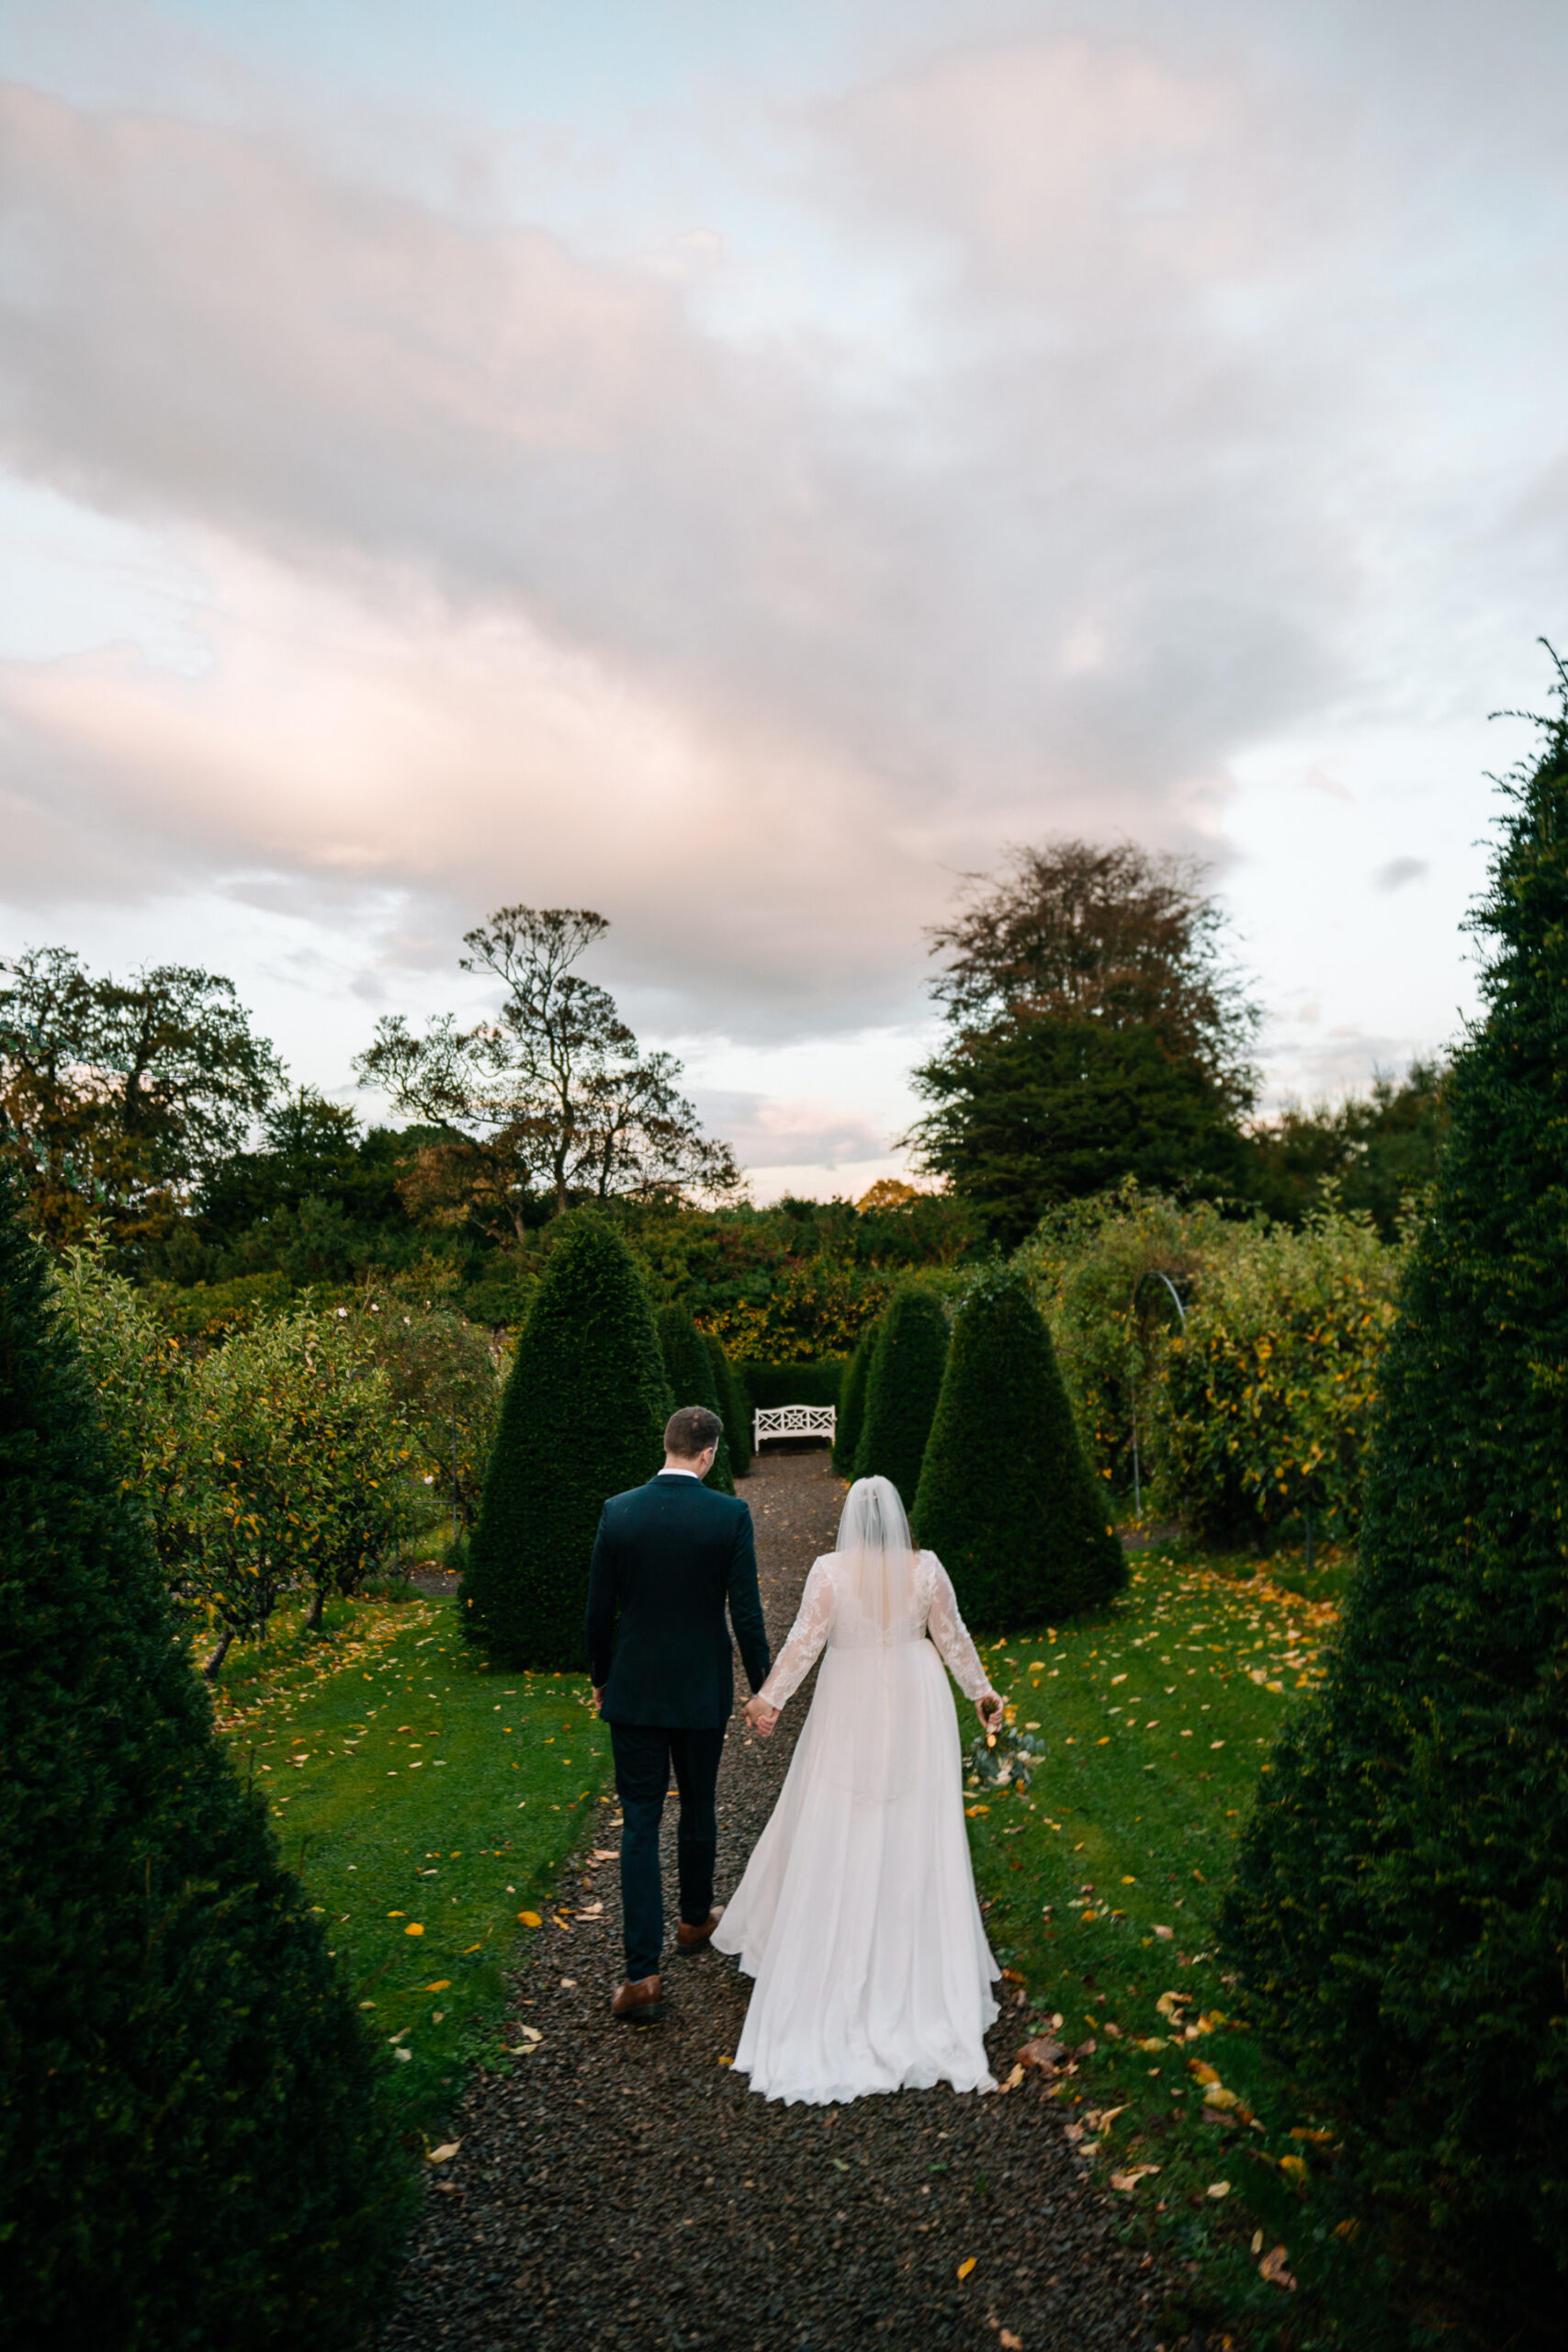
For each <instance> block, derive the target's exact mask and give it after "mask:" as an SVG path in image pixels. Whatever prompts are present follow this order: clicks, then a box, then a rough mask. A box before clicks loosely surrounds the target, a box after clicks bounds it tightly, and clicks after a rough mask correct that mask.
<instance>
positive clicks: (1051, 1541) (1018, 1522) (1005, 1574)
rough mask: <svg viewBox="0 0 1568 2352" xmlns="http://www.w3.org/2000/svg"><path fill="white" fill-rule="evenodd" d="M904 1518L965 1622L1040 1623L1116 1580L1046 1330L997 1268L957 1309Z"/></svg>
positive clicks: (1091, 1599) (980, 1625) (1119, 1576)
mask: <svg viewBox="0 0 1568 2352" xmlns="http://www.w3.org/2000/svg"><path fill="white" fill-rule="evenodd" d="M913 1518H914V1524H915V1532H916V1534H917V1536H918V1538H919V1542H920V1543H921V1544H923V1545H925V1546H926V1547H927V1548H928V1549H929V1550H931V1551H933V1552H936V1553H937V1554H938V1555H940V1556H941V1559H942V1564H943V1566H945V1567H946V1569H947V1572H948V1574H949V1575H950V1576H951V1577H952V1578H953V1587H954V1589H955V1591H956V1592H957V1595H958V1601H959V1606H960V1608H961V1609H962V1610H963V1612H964V1618H965V1620H966V1622H967V1623H968V1624H969V1626H970V1627H971V1629H972V1630H974V1631H976V1632H985V1633H1014V1632H1019V1631H1021V1630H1023V1629H1025V1628H1028V1627H1032V1626H1039V1625H1043V1624H1044V1623H1046V1622H1047V1621H1048V1620H1049V1619H1052V1618H1055V1617H1065V1616H1067V1615H1070V1614H1071V1613H1072V1611H1075V1610H1079V1609H1089V1608H1092V1607H1093V1606H1095V1605H1096V1604H1097V1603H1099V1602H1100V1601H1103V1600H1109V1599H1110V1597H1111V1594H1113V1593H1115V1592H1119V1591H1120V1590H1121V1589H1122V1586H1123V1585H1124V1584H1125V1583H1126V1580H1127V1569H1126V1564H1125V1562H1124V1561H1123V1559H1122V1547H1121V1545H1120V1544H1119V1543H1118V1542H1117V1540H1116V1537H1115V1535H1114V1533H1113V1532H1112V1531H1111V1528H1110V1526H1109V1525H1108V1524H1107V1521H1106V1513H1105V1502H1104V1497H1103V1495H1102V1493H1101V1491H1100V1485H1099V1482H1098V1481H1097V1480H1096V1478H1095V1476H1094V1474H1093V1472H1092V1471H1091V1470H1090V1468H1089V1463H1088V1461H1087V1459H1086V1458H1085V1454H1084V1450H1083V1445H1082V1443H1081V1442H1080V1440H1079V1437H1078V1432H1077V1424H1076V1423H1075V1421H1074V1419H1073V1411H1072V1407H1071V1405H1070V1404H1069V1403H1068V1401H1067V1392H1066V1388H1065V1387H1064V1385H1063V1384H1062V1375H1061V1374H1060V1372H1059V1371H1058V1370H1057V1366H1056V1357H1055V1350H1054V1348H1053V1347H1052V1345H1051V1335H1050V1332H1049V1331H1048V1330H1047V1329H1046V1327H1045V1323H1044V1320H1043V1317H1042V1316H1041V1314H1040V1310H1039V1308H1038V1307H1037V1306H1035V1304H1034V1301H1033V1298H1032V1295H1031V1294H1030V1290H1029V1286H1028V1283H1026V1282H1025V1281H1024V1280H1023V1279H1021V1277H1020V1276H1018V1275H1016V1274H1013V1273H1011V1272H1009V1271H1008V1270H1007V1269H1005V1268H1003V1267H999V1266H998V1267H997V1268H995V1269H993V1270H989V1271H987V1272H986V1273H984V1274H982V1275H981V1276H980V1277H979V1278H978V1280H977V1281H976V1283H975V1284H974V1287H973V1288H972V1289H971V1291H970V1292H969V1295H968V1296H967V1297H966V1298H965V1300H964V1304H963V1306H961V1307H960V1308H959V1311H958V1317H957V1320H956V1322H955V1323H954V1325H953V1339H952V1344H951V1346H950V1348H949V1351H948V1358H947V1370H946V1372H945V1374H943V1377H942V1394H941V1396H940V1397H939V1398H938V1400H937V1408H936V1413H935V1417H934V1419H932V1422H931V1435H930V1437H929V1438H928V1440H927V1442H926V1452H925V1462H924V1465H923V1467H922V1469H921V1472H920V1482H919V1488H918V1490H917V1492H916V1496H915V1508H914V1513H913Z"/></svg>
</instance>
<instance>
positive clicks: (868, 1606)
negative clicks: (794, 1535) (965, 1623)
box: [832, 1478, 924, 1803]
mask: <svg viewBox="0 0 1568 2352" xmlns="http://www.w3.org/2000/svg"><path fill="white" fill-rule="evenodd" d="M833 1548H834V1563H833V1566H834V1576H833V1585H834V1610H833V1634H832V1639H833V1645H834V1647H835V1649H836V1650H839V1651H840V1652H844V1651H849V1652H854V1653H858V1655H857V1657H856V1658H855V1662H854V1665H853V1667H852V1669H851V1670H852V1673H853V1675H854V1679H855V1689H856V1700H855V1703H854V1712H853V1718H852V1723H853V1728H852V1732H851V1734H850V1737H849V1742H848V1749H847V1752H845V1753H844V1754H842V1755H841V1756H840V1758H838V1759H837V1760H838V1761H839V1762H840V1763H841V1765H842V1766H843V1768H844V1770H845V1774H846V1777H847V1780H848V1783H849V1786H850V1788H851V1789H852V1792H853V1793H854V1794H855V1795H856V1796H857V1797H863V1798H869V1799H871V1800H872V1801H873V1802H874V1803H886V1800H887V1799H888V1798H889V1797H892V1796H894V1795H895V1794H896V1793H897V1791H896V1789H895V1787H894V1785H893V1770H894V1758H896V1756H897V1708H898V1704H899V1695H898V1694H899V1692H900V1691H901V1690H902V1689H903V1687H904V1685H903V1679H902V1673H901V1668H902V1667H903V1666H904V1665H905V1664H907V1663H908V1644H910V1643H912V1642H914V1641H918V1640H919V1636H920V1634H921V1633H922V1632H923V1631H924V1623H923V1614H924V1612H923V1611H922V1610H921V1608H920V1605H919V1553H918V1552H917V1551H916V1550H915V1547H914V1544H913V1541H912V1539H911V1537H910V1534H909V1522H908V1519H907V1518H906V1517H905V1514H904V1506H903V1504H902V1502H901V1501H900V1500H899V1498H898V1489H897V1487H895V1486H894V1484H893V1482H892V1480H891V1479H888V1478H857V1479H856V1481H855V1483H854V1485H853V1486H852V1487H851V1488H850V1491H849V1496H848V1498H847V1499H846V1501H845V1504H844V1509H843V1515H842V1517H841V1518H840V1521H839V1535H838V1541H837V1543H836V1544H835V1545H834V1547H833ZM901 1651H902V1652H903V1653H904V1657H903V1658H902V1659H901V1658H900V1657H899V1653H900V1652H901ZM848 1663H849V1662H848V1660H847V1659H846V1661H845V1665H846V1667H847V1666H848Z"/></svg>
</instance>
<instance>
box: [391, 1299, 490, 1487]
mask: <svg viewBox="0 0 1568 2352" xmlns="http://www.w3.org/2000/svg"><path fill="white" fill-rule="evenodd" d="M357 1328H358V1331H359V1334H360V1336H361V1338H362V1339H363V1340H365V1342H366V1344H367V1348H368V1349H369V1351H370V1353H371V1354H372V1356H373V1357H374V1358H375V1361H376V1362H377V1363H378V1364H379V1365H380V1367H381V1369H382V1371H383V1372H384V1373H385V1374H386V1375H387V1386H388V1394H389V1397H390V1400H391V1404H392V1408H393V1409H394V1411H395V1412H396V1414H397V1416H398V1419H400V1422H401V1424H402V1427H403V1429H404V1430H406V1432H407V1436H408V1442H409V1445H410V1448H411V1453H412V1461H413V1463H414V1464H415V1465H416V1468H417V1471H418V1474H419V1476H421V1477H422V1478H423V1480H424V1481H425V1482H426V1483H427V1484H428V1485H429V1486H430V1487H432V1488H433V1490H434V1493H435V1494H436V1495H437V1496H439V1497H440V1498H442V1500H444V1501H445V1502H446V1504H447V1505H448V1506H449V1507H450V1508H452V1509H453V1510H455V1512H456V1515H457V1523H458V1526H459V1529H461V1528H464V1527H471V1526H472V1525H473V1521H474V1512H475V1510H476V1509H477V1507H478V1504H479V1493H480V1489H481V1487H483V1484H484V1474H485V1470H486V1467H487V1465H488V1464H489V1462H490V1454H491V1446H492V1445H493V1444H494V1442H495V1429H496V1422H497V1420H498V1419H500V1415H501V1380H500V1376H499V1374H498V1372H497V1367H496V1363H495V1358H494V1356H493V1355H492V1353H491V1345H490V1340H489V1338H488V1337H487V1335H486V1334H485V1332H483V1331H482V1330H480V1329H478V1328H477V1327H476V1325H474V1324H472V1323H470V1322H468V1321H467V1320H466V1319H465V1318H464V1317H462V1316H461V1315H457V1314H455V1313H454V1312H453V1310H452V1309H451V1308H450V1307H443V1306H434V1307H426V1308H423V1309H422V1308H420V1307H419V1306H415V1305H413V1304H412V1303H410V1304H407V1305H405V1304H404V1303H403V1301H401V1300H400V1299H399V1298H398V1297H397V1296H396V1295H391V1296H383V1297H382V1298H380V1299H378V1300H376V1301H374V1302H372V1306H371V1308H370V1310H369V1311H367V1312H366V1313H363V1314H361V1315H360V1317H358V1324H357Z"/></svg>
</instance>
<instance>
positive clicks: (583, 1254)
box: [458, 1209, 674, 1673]
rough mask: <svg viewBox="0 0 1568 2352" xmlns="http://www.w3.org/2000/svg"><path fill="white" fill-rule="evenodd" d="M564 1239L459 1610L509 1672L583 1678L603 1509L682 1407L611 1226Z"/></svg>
mask: <svg viewBox="0 0 1568 2352" xmlns="http://www.w3.org/2000/svg"><path fill="white" fill-rule="evenodd" d="M557 1235H558V1238H557V1240H556V1243H555V1246H554V1248H553V1249H552V1250H551V1251H550V1254H549V1256H548V1258H547V1260H546V1262H545V1272H544V1274H543V1276H542V1277H541V1280H540V1283H539V1293H538V1296H537V1297H536V1299H535V1301H534V1306H533V1310H532V1312H531V1313H530V1315H529V1317H528V1320H527V1323H526V1324H525V1327H524V1329H523V1333H522V1337H521V1338H520V1339H519V1340H518V1343H517V1354H516V1358H515V1360H514V1362H513V1367H512V1372H511V1375H510V1377H509V1378H508V1380H507V1384H506V1388H505V1391H504V1394H503V1395H502V1403H501V1420H500V1425H499V1427H498V1429H497V1431H496V1441H495V1450H494V1452H493V1453H492V1454H491V1464H490V1470H489V1473H488V1475H487V1476H486V1478H485V1487H484V1496H483V1498H482V1500H481V1502H480V1505H479V1525H478V1526H477V1527H476V1529H475V1531H474V1536H473V1541H472V1543H471V1544H470V1545H469V1548H468V1566H467V1570H466V1572H465V1574H464V1577H463V1580H462V1584H461V1586H460V1588H459V1593H458V1605H459V1609H460V1611H461V1613H462V1618H463V1624H464V1631H465V1632H466V1633H468V1634H469V1635H470V1636H471V1637H472V1638H473V1639H474V1640H475V1641H478V1642H480V1643H483V1644H484V1645H486V1646H487V1647H489V1648H490V1649H491V1650H493V1651H494V1653H495V1655H496V1656H497V1657H499V1658H501V1659H502V1661H503V1662H504V1663H505V1664H506V1665H508V1666H511V1667H528V1668H545V1669H547V1670H551V1671H558V1672H565V1673H580V1672H581V1671H582V1669H583V1668H584V1667H585V1666H586V1664H587V1657H586V1652H585V1650H584V1646H583V1622H582V1621H583V1611H584V1610H585V1608H586V1606H587V1601H588V1563H589V1558H590V1555H591V1554H592V1549H593V1535H594V1531H595V1529H596V1528H597V1526H598V1524H599V1513H600V1511H601V1510H602V1509H603V1507H604V1502H605V1500H606V1498H608V1497H609V1496H611V1495H615V1494H620V1493H622V1492H624V1490H625V1489H626V1487H637V1486H641V1485H642V1484H643V1482H644V1481H645V1480H646V1479H649V1478H651V1477H652V1476H653V1475H654V1473H655V1472H656V1471H657V1469H658V1468H659V1465H660V1462H661V1461H662V1460H663V1458H664V1445H663V1439H664V1424H665V1422H666V1421H667V1420H668V1419H669V1418H670V1415H671V1412H672V1411H673V1410H674V1406H673V1402H672V1400H671V1393H670V1387H669V1384H668V1382H667V1381H666V1379H665V1375H664V1360H663V1357H662V1356H661V1354H660V1348H659V1334H658V1331H657V1330H656V1329H655V1328H654V1321H653V1310H652V1308H651V1307H650V1306H649V1302H648V1294H647V1292H646V1291H645V1290H644V1289H643V1286H642V1283H641V1280H640V1279H639V1277H638V1274H637V1268H636V1266H635V1264H634V1263H633V1261H632V1257H631V1253H630V1251H629V1250H627V1248H626V1243H625V1242H624V1241H623V1240H622V1238H621V1237H620V1235H619V1234H618V1233H617V1232H616V1230H615V1227H614V1226H612V1225H611V1224H610V1223H609V1222H608V1220H607V1219H606V1218H605V1217H604V1216H600V1215H599V1214H598V1213H597V1212H595V1211H593V1210H591V1209H578V1210H573V1211H571V1212H570V1213H569V1215H568V1216H564V1217H561V1218H559V1219H558V1220H557Z"/></svg>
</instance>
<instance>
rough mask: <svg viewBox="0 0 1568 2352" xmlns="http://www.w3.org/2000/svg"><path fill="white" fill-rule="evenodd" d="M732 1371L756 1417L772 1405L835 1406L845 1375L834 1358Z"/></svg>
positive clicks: (752, 1365) (740, 1367)
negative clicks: (745, 1390) (738, 1379)
mask: <svg viewBox="0 0 1568 2352" xmlns="http://www.w3.org/2000/svg"><path fill="white" fill-rule="evenodd" d="M735 1368H736V1370H737V1372H739V1374H740V1377H741V1378H742V1380H743V1381H744V1382H745V1384H746V1388H747V1393H748V1395H749V1396H750V1399H751V1404H752V1408H753V1409H754V1410H755V1411H757V1412H759V1413H764V1412H766V1411H767V1410H768V1408H770V1406H773V1405H836V1404H837V1403H838V1401H839V1390H840V1384H841V1382H842V1380H843V1374H844V1366H843V1364H842V1363H840V1362H839V1361H838V1360H837V1358H835V1359H833V1360H832V1361H830V1362H821V1363H741V1364H737V1365H736V1367H735Z"/></svg>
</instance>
